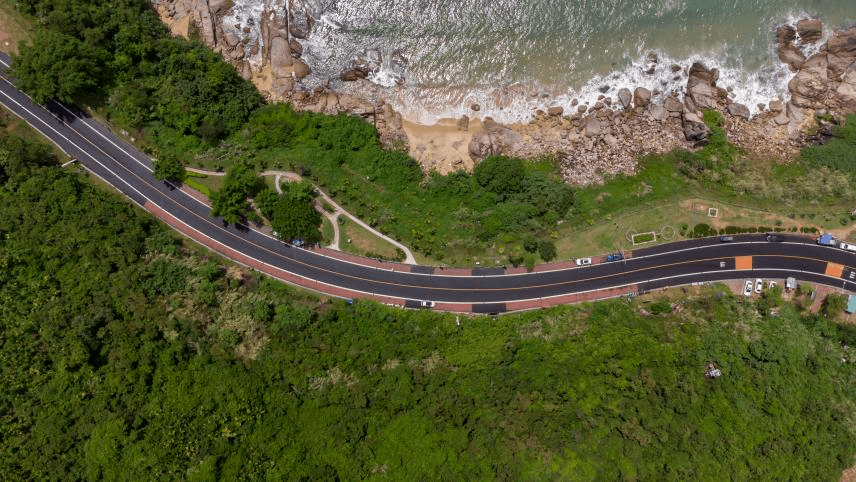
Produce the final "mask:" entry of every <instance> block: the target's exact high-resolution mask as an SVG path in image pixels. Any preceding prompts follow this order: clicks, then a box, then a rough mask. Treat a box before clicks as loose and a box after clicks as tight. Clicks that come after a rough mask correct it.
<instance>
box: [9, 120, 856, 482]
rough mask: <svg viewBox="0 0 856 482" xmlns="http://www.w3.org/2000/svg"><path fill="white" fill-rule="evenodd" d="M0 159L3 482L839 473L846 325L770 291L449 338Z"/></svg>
mask: <svg viewBox="0 0 856 482" xmlns="http://www.w3.org/2000/svg"><path fill="white" fill-rule="evenodd" d="M3 119H4V122H7V121H8V119H9V117H8V114H6V115H5V116H4V117H3ZM0 153H2V156H0V159H3V164H2V171H0V172H2V173H3V179H2V185H0V320H2V323H0V357H2V359H0V383H2V385H3V387H4V390H2V391H0V417H2V423H0V473H3V474H4V477H5V478H6V479H7V480H18V479H21V480H27V479H40V480H42V479H63V480H76V479H99V478H104V479H135V480H147V479H188V480H234V479H251V480H260V479H269V480H270V479H276V480H355V479H376V480H441V479H446V480H491V479H505V480H521V479H522V480H533V479H537V480H543V479H561V480H604V479H617V478H624V479H643V480H722V479H723V478H730V479H740V480H749V479H767V480H769V479H777V480H784V479H798V480H832V479H835V478H837V476H838V474H840V471H841V469H842V468H844V467H846V466H848V465H851V464H852V461H853V457H852V456H853V451H854V450H853V447H854V442H856V434H854V430H853V423H852V421H853V416H854V404H853V400H854V395H856V393H854V391H856V388H854V387H856V385H854V381H856V380H854V377H853V373H854V372H853V369H852V365H851V364H850V363H849V361H848V362H847V363H842V357H844V358H846V359H848V360H849V359H850V357H852V356H853V355H852V353H851V351H849V350H851V349H844V348H843V344H847V345H850V346H853V345H854V344H856V331H854V330H853V329H852V328H851V327H848V326H840V325H837V324H836V323H834V322H833V321H831V318H827V317H825V316H823V315H821V314H811V313H805V312H801V311H799V310H798V308H797V307H796V306H795V305H793V304H790V303H788V302H784V301H782V299H781V297H780V296H778V294H777V293H776V294H775V296H771V297H769V298H764V299H762V300H760V301H759V302H758V303H757V304H756V303H753V302H751V301H747V300H744V299H742V297H741V298H736V297H734V296H732V295H731V294H730V293H729V292H728V291H727V290H726V289H724V288H722V287H711V288H706V289H704V290H703V291H701V292H700V293H699V295H697V296H692V297H689V298H686V297H681V298H678V299H675V300H672V301H670V300H667V299H657V300H655V301H654V302H653V303H651V304H648V305H646V304H644V301H638V300H636V301H633V302H631V303H629V302H627V301H625V300H620V301H608V302H600V303H595V304H583V305H578V306H572V307H562V308H557V309H551V310H541V311H537V312H531V313H526V314H520V315H509V316H503V317H499V318H495V319H494V318H491V317H472V318H470V317H461V319H460V326H459V325H458V324H457V323H456V320H455V316H454V315H445V314H439V313H433V312H428V311H404V310H397V309H392V308H389V307H386V306H383V305H379V304H376V303H372V302H361V301H358V302H355V303H354V304H352V305H351V304H346V303H344V302H341V301H338V300H327V299H319V298H317V297H315V296H313V295H308V294H305V293H302V292H299V291H297V290H295V289H292V288H289V287H286V286H284V285H282V284H280V283H278V282H275V281H272V280H270V279H267V278H264V277H261V276H259V275H257V274H254V273H251V272H248V271H246V270H243V269H240V268H237V267H235V266H232V265H230V264H228V263H226V262H224V261H223V260H222V259H219V258H217V257H216V256H212V255H211V254H210V253H207V252H204V251H201V250H200V249H199V248H196V247H194V246H193V245H191V244H189V243H182V242H181V241H180V240H178V239H177V238H176V237H175V235H174V234H173V233H171V232H170V231H169V230H168V229H167V228H166V227H165V226H164V225H162V224H160V223H158V222H156V221H155V220H154V219H153V218H152V217H150V216H148V215H146V214H144V213H142V212H141V211H140V210H139V209H137V208H135V207H133V206H131V205H130V204H129V203H127V202H125V201H123V200H121V199H120V198H119V197H118V196H117V195H116V194H111V193H107V192H106V191H103V190H101V189H98V188H95V187H93V185H91V184H90V183H88V182H86V179H85V178H84V177H83V176H81V175H79V174H73V173H68V172H65V171H61V170H59V169H57V167H55V164H54V160H53V159H52V158H51V156H50V154H49V151H48V150H47V149H45V148H44V147H43V146H40V145H38V144H36V143H34V142H33V141H32V140H30V139H29V138H25V137H20V136H17V135H15V134H9V133H6V131H5V130H4V131H3V134H2V135H0ZM773 306H775V307H777V308H778V316H772V315H771V312H772V311H771V309H770V308H771V307H773ZM643 307H644V308H646V310H644V311H643V309H642V308H643ZM710 362H714V363H716V365H717V367H719V368H720V369H721V370H722V377H720V378H718V379H715V380H711V379H707V378H705V376H704V371H705V369H706V367H707V364H708V363H710Z"/></svg>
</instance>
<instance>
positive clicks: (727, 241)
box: [719, 236, 734, 243]
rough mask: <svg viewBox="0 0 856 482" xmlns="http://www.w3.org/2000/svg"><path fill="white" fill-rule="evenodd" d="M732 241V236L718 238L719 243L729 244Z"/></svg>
mask: <svg viewBox="0 0 856 482" xmlns="http://www.w3.org/2000/svg"><path fill="white" fill-rule="evenodd" d="M732 241H734V236H720V237H719V242H720V243H730V242H732Z"/></svg>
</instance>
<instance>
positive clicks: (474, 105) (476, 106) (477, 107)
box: [470, 104, 481, 112]
mask: <svg viewBox="0 0 856 482" xmlns="http://www.w3.org/2000/svg"><path fill="white" fill-rule="evenodd" d="M470 109H472V110H473V112H478V111H480V110H481V106H480V105H478V104H473V105H471V106H470Z"/></svg>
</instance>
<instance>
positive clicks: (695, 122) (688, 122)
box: [682, 112, 710, 147]
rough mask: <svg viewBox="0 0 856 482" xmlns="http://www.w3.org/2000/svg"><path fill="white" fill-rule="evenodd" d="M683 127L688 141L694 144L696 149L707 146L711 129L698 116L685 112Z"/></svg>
mask: <svg viewBox="0 0 856 482" xmlns="http://www.w3.org/2000/svg"><path fill="white" fill-rule="evenodd" d="M682 127H683V130H684V137H685V138H686V140H688V141H690V142H692V143H693V146H694V147H701V146H704V145H706V144H707V138H708V137H709V136H710V128H709V127H707V125H706V124H705V123H704V121H703V120H702V119H701V117H699V116H698V115H696V114H694V113H692V112H685V113H684V115H683V122H682Z"/></svg>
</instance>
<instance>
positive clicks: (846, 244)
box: [838, 242, 856, 252]
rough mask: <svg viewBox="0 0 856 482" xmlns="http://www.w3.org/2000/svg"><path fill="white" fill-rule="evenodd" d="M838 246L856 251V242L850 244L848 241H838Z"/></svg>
mask: <svg viewBox="0 0 856 482" xmlns="http://www.w3.org/2000/svg"><path fill="white" fill-rule="evenodd" d="M838 247H839V248H841V249H846V250H847V251H853V252H856V244H848V243H843V242H842V243H838Z"/></svg>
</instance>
